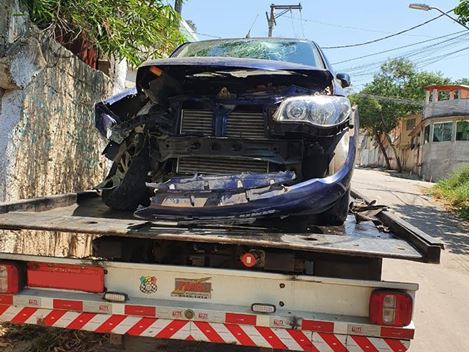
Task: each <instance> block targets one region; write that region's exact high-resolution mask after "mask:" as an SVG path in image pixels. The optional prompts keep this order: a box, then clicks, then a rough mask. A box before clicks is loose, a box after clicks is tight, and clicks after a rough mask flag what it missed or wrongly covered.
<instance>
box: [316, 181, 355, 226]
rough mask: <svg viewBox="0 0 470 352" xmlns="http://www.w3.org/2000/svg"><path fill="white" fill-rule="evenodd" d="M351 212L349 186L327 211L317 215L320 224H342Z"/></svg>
mask: <svg viewBox="0 0 470 352" xmlns="http://www.w3.org/2000/svg"><path fill="white" fill-rule="evenodd" d="M348 212H349V188H348V189H347V191H346V192H345V193H344V195H343V196H342V197H341V198H340V199H338V200H337V201H336V203H335V204H334V205H333V206H332V207H331V208H330V209H328V210H326V211H325V212H323V213H321V214H318V215H317V219H318V220H317V221H318V225H324V226H340V225H343V223H344V222H345V221H346V218H347V216H348Z"/></svg>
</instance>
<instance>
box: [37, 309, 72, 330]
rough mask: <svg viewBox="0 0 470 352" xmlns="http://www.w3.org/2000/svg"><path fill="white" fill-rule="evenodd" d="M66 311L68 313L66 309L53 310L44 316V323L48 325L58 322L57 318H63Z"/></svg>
mask: <svg viewBox="0 0 470 352" xmlns="http://www.w3.org/2000/svg"><path fill="white" fill-rule="evenodd" d="M65 313H67V312H66V311H65V310H53V311H52V312H50V313H49V314H48V315H46V316H45V317H44V319H43V320H42V323H43V324H44V325H46V326H52V325H54V324H55V323H56V321H57V320H59V319H60V318H62V316H63V315H64V314H65Z"/></svg>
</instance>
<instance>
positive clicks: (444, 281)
mask: <svg viewBox="0 0 470 352" xmlns="http://www.w3.org/2000/svg"><path fill="white" fill-rule="evenodd" d="M392 175H393V174H389V173H387V172H382V171H377V170H368V169H357V170H355V174H354V176H353V187H354V188H355V189H357V190H358V191H360V192H361V193H363V194H364V195H365V196H367V197H369V198H370V199H376V200H377V202H378V203H381V204H386V205H388V206H390V207H391V208H392V209H393V210H394V211H395V212H397V213H398V214H399V215H400V216H401V217H402V218H403V219H405V220H407V221H408V222H410V223H411V224H413V225H415V226H416V227H418V228H420V229H421V230H423V231H425V232H427V233H428V234H430V235H432V236H434V237H436V238H439V239H441V240H442V241H443V242H444V243H445V246H446V250H445V251H444V252H443V253H442V257H441V264H440V265H434V264H422V263H414V262H407V261H400V260H385V261H384V266H383V278H384V280H392V281H393V280H395V281H409V282H417V283H419V285H420V289H419V291H418V293H417V300H416V306H415V310H414V323H415V325H416V336H415V339H414V341H413V343H412V345H411V349H410V351H411V352H442V351H468V348H469V347H468V328H469V326H468V223H463V222H462V221H461V220H459V219H457V218H456V217H454V216H453V215H451V214H449V213H448V212H446V211H445V209H444V208H443V207H442V206H441V205H440V204H438V203H437V202H436V201H435V200H433V199H432V198H431V197H429V196H426V195H425V194H423V190H425V189H426V188H429V187H430V186H432V183H429V182H422V181H416V180H409V179H404V178H399V177H396V176H392Z"/></svg>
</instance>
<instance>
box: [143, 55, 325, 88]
mask: <svg viewBox="0 0 470 352" xmlns="http://www.w3.org/2000/svg"><path fill="white" fill-rule="evenodd" d="M150 66H157V67H158V68H160V69H161V70H163V71H164V72H165V71H166V72H178V73H184V74H186V75H187V74H195V73H199V72H216V71H240V70H245V71H256V74H260V75H261V74H265V75H269V74H271V75H272V74H289V73H290V74H295V75H301V76H303V77H308V78H309V79H312V80H314V81H316V82H317V83H318V84H320V85H324V86H327V85H330V84H332V81H333V74H332V73H331V72H330V71H329V70H326V69H322V68H317V67H314V66H309V65H302V64H296V63H292V62H285V61H274V60H261V59H249V58H232V57H178V58H176V57H175V58H168V59H161V60H151V61H147V62H145V63H144V64H142V65H141V66H140V67H139V69H138V72H137V80H136V85H137V87H139V86H140V84H139V83H140V80H141V79H142V77H143V76H144V75H145V72H147V71H148V69H149V67H150Z"/></svg>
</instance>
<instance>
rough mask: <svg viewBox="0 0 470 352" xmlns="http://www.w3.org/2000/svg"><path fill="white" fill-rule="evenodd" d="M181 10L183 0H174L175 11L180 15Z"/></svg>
mask: <svg viewBox="0 0 470 352" xmlns="http://www.w3.org/2000/svg"><path fill="white" fill-rule="evenodd" d="M182 10H183V0H175V11H176V12H178V13H179V14H180V15H181V11H182Z"/></svg>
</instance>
